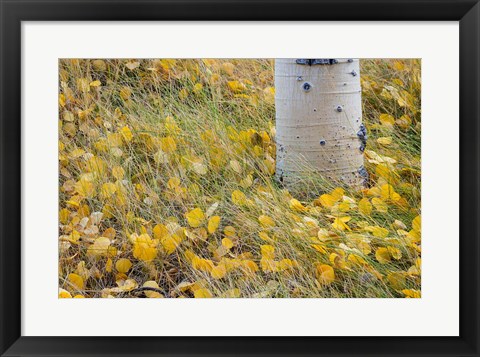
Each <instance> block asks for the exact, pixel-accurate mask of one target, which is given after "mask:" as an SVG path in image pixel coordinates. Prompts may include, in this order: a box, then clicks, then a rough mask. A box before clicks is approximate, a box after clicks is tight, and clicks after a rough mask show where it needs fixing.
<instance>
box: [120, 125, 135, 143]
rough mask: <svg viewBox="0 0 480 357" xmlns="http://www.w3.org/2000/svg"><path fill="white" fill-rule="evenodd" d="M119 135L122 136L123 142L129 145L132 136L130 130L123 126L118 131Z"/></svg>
mask: <svg viewBox="0 0 480 357" xmlns="http://www.w3.org/2000/svg"><path fill="white" fill-rule="evenodd" d="M120 133H121V134H122V137H123V138H124V139H125V141H126V142H127V143H129V142H130V141H132V139H133V134H132V131H131V130H130V128H129V127H128V126H124V127H123V128H122V129H121V130H120Z"/></svg>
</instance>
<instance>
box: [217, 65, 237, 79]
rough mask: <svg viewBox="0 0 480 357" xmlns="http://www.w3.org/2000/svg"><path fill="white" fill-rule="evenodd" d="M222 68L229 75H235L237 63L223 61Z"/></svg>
mask: <svg viewBox="0 0 480 357" xmlns="http://www.w3.org/2000/svg"><path fill="white" fill-rule="evenodd" d="M220 68H221V69H222V71H223V72H225V73H226V74H228V75H229V76H233V71H234V70H235V65H234V64H233V63H230V62H225V63H222V65H221V67H220Z"/></svg>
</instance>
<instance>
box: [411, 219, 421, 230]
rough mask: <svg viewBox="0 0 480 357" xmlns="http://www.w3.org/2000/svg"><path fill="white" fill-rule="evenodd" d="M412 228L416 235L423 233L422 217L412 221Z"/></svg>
mask: <svg viewBox="0 0 480 357" xmlns="http://www.w3.org/2000/svg"><path fill="white" fill-rule="evenodd" d="M412 228H413V230H414V231H415V232H416V233H419V234H420V233H421V231H422V218H421V216H417V217H415V218H414V219H413V221H412Z"/></svg>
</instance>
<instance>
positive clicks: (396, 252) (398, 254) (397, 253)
mask: <svg viewBox="0 0 480 357" xmlns="http://www.w3.org/2000/svg"><path fill="white" fill-rule="evenodd" d="M387 249H388V252H389V253H390V255H391V256H392V257H393V258H394V259H396V260H399V259H401V258H402V252H401V251H400V249H398V248H395V247H387Z"/></svg>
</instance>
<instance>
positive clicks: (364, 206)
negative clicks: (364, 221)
mask: <svg viewBox="0 0 480 357" xmlns="http://www.w3.org/2000/svg"><path fill="white" fill-rule="evenodd" d="M358 211H359V212H360V213H361V214H364V215H365V216H370V215H371V214H372V204H371V203H370V201H369V200H368V198H366V197H365V198H362V199H361V200H360V201H358Z"/></svg>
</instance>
